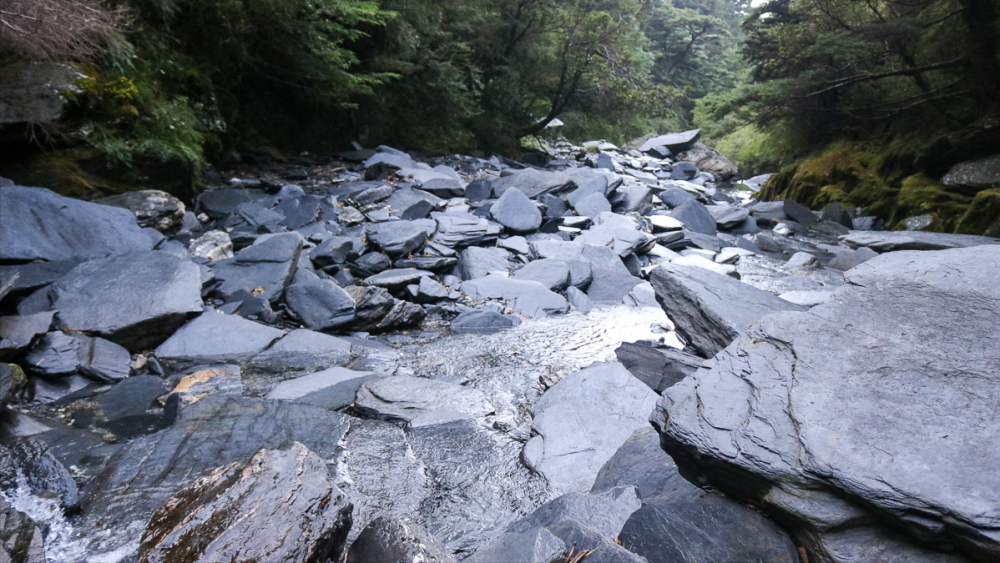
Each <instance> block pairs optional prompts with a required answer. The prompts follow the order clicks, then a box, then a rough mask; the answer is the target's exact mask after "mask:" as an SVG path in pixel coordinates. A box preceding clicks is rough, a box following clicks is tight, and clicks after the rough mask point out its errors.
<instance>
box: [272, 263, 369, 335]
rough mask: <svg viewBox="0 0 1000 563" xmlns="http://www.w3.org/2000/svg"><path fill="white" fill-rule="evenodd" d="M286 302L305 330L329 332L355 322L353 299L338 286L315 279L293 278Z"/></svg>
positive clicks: (305, 277)
mask: <svg viewBox="0 0 1000 563" xmlns="http://www.w3.org/2000/svg"><path fill="white" fill-rule="evenodd" d="M285 303H286V304H287V305H288V308H289V309H291V310H292V311H293V312H294V313H295V314H296V315H298V317H299V319H301V320H302V324H304V325H305V326H306V327H307V328H311V329H314V330H329V329H332V328H336V327H338V326H341V325H345V324H347V323H349V322H351V321H353V320H354V299H353V298H352V297H351V296H350V295H349V294H348V293H347V292H346V291H344V290H343V289H342V288H341V287H340V286H339V285H337V284H336V283H334V282H332V281H330V280H324V279H320V278H318V277H316V276H302V281H299V280H298V277H296V282H295V283H293V284H292V285H290V286H288V289H287V290H286V291H285Z"/></svg>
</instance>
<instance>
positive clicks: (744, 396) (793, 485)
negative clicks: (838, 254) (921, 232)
mask: <svg viewBox="0 0 1000 563" xmlns="http://www.w3.org/2000/svg"><path fill="white" fill-rule="evenodd" d="M998 263H1000V248H998V247H996V246H978V247H973V248H964V249H954V250H947V251H940V252H924V253H917V252H894V253H891V254H887V255H883V256H880V257H878V258H875V259H872V260H869V261H868V262H866V263H864V264H861V265H860V266H857V267H855V268H854V269H852V270H850V271H849V272H847V273H846V274H845V279H846V282H847V283H846V284H845V285H844V286H842V287H841V288H840V289H839V290H838V291H837V293H836V295H835V296H834V298H833V299H831V300H830V301H829V302H827V303H825V304H823V305H819V306H817V307H814V308H812V309H811V310H810V311H809V312H808V313H795V312H786V313H779V314H774V315H770V316H768V317H765V318H763V319H761V320H760V321H759V322H758V323H757V324H755V325H754V326H753V327H751V328H750V329H749V330H747V331H746V333H745V334H743V335H741V336H740V337H739V338H738V340H736V341H735V342H733V343H732V344H731V345H730V346H729V347H728V348H726V349H725V350H723V351H722V352H721V353H719V355H718V356H716V357H715V359H713V360H711V361H709V362H708V363H706V365H705V367H704V368H703V369H702V370H699V371H698V372H696V373H695V374H694V375H692V376H690V377H688V378H687V379H685V380H683V381H681V382H680V383H678V384H676V385H674V386H673V387H671V388H669V389H667V390H666V391H665V392H664V394H663V398H662V399H661V401H660V402H659V404H658V406H657V410H656V411H654V413H653V416H652V422H653V423H654V426H655V427H656V428H657V430H658V431H659V432H660V434H661V443H662V445H663V447H664V448H665V449H667V451H668V453H670V454H671V455H672V457H673V458H674V459H675V460H676V461H677V463H678V465H680V466H681V468H682V470H684V471H685V472H686V474H690V475H691V476H692V478H698V479H704V480H706V481H707V482H709V483H711V484H712V486H714V487H716V488H718V489H720V490H722V491H724V492H725V493H726V494H727V495H729V496H731V497H734V498H738V499H751V498H752V499H757V502H760V503H761V504H762V505H763V507H764V508H765V509H767V510H772V509H773V510H780V511H781V512H782V518H783V521H784V523H785V525H786V527H788V528H791V529H792V530H794V531H795V533H796V534H797V535H799V536H800V537H801V538H804V539H803V542H802V543H803V544H804V545H806V547H807V549H808V550H810V551H811V552H812V553H810V555H809V558H810V560H814V559H815V560H821V561H822V560H830V561H838V562H840V561H897V560H900V559H883V558H882V556H881V555H879V554H880V553H883V550H884V548H883V547H881V545H880V544H882V543H883V542H879V541H868V542H864V541H860V540H858V539H857V538H855V539H854V540H850V542H849V544H850V545H849V547H850V549H849V550H845V551H849V552H851V553H852V556H851V557H850V558H847V557H841V556H839V555H837V554H836V553H834V552H835V551H836V549H835V544H836V543H837V542H836V541H835V537H831V534H832V533H833V532H843V531H845V530H850V529H857V530H860V531H866V530H867V532H868V533H869V534H875V535H876V536H886V535H891V534H894V533H896V532H900V533H901V534H902V537H903V539H904V540H905V542H906V543H909V544H911V546H912V547H914V548H915V547H916V546H917V545H919V546H922V547H923V548H924V549H930V550H932V551H940V552H953V553H955V554H956V555H964V556H965V557H967V558H969V559H970V560H975V561H989V560H993V559H996V558H997V557H998V556H1000V539H998V538H997V534H996V530H997V529H998V524H1000V512H998V508H997V507H1000V497H998V495H1000V475H998V473H997V472H996V471H994V470H993V468H995V467H996V466H997V465H998V464H1000V452H998V451H997V450H996V448H994V447H992V445H993V444H994V443H996V442H997V440H998V439H1000V428H998V427H997V425H995V424H989V423H984V422H983V421H989V420H992V418H991V417H992V413H995V412H996V411H997V409H998V408H1000V400H998V396H997V394H996V393H995V389H996V386H997V378H998V377H1000V372H998V371H997V370H996V366H997V365H998V364H1000V332H998V331H997V330H996V327H997V326H998V323H1000V288H998V287H997V284H996V283H995V279H996V276H997V269H996V267H995V265H996V264H998ZM956 459H961V460H965V461H963V463H954V461H953V460H956ZM789 495H791V496H789ZM887 524H888V526H886V525H887ZM890 530H895V531H894V532H890ZM861 535H862V536H864V534H861ZM913 560H919V561H931V560H936V561H942V560H946V559H945V556H943V555H941V556H938V557H937V558H936V559H934V558H932V557H923V558H920V559H913Z"/></svg>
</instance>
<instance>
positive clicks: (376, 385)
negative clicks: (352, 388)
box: [354, 376, 493, 423]
mask: <svg viewBox="0 0 1000 563" xmlns="http://www.w3.org/2000/svg"><path fill="white" fill-rule="evenodd" d="M354 409H355V410H356V411H357V412H358V414H360V415H361V416H364V417H367V418H375V419H379V420H385V421H387V422H395V423H407V422H410V421H411V420H413V419H414V418H416V417H418V416H421V415H426V414H427V413H430V412H434V411H442V410H448V411H458V412H461V413H465V414H468V415H471V416H474V417H482V416H486V415H488V414H490V413H492V412H493V405H491V404H490V403H489V401H487V400H486V396H485V395H483V393H482V392H481V391H479V390H478V389H475V388H473V387H464V386H462V385H456V384H454V383H448V382H445V381H438V380H435V379H426V378H423V377H405V376H392V377H378V378H375V379H370V380H368V381H366V382H364V383H363V384H362V385H361V387H360V388H359V389H358V395H357V398H356V399H355V401H354Z"/></svg>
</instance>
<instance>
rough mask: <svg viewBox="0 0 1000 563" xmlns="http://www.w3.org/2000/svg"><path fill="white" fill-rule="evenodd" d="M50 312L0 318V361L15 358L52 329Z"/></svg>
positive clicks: (52, 314) (51, 314)
mask: <svg viewBox="0 0 1000 563" xmlns="http://www.w3.org/2000/svg"><path fill="white" fill-rule="evenodd" d="M54 314H55V313H53V312H52V311H48V312H42V313H35V314H34V315H19V316H10V317H0V361H3V360H7V359H10V358H13V357H14V356H17V355H18V354H20V353H21V352H23V351H24V350H26V349H27V348H28V346H30V345H31V343H32V341H33V340H34V339H35V337H37V336H41V335H43V334H45V333H47V332H49V330H50V329H51V328H52V320H53V316H54Z"/></svg>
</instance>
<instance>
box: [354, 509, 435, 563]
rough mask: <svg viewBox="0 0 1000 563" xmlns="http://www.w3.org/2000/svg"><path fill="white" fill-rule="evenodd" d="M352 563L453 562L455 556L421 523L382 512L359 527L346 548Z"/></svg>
mask: <svg viewBox="0 0 1000 563" xmlns="http://www.w3.org/2000/svg"><path fill="white" fill-rule="evenodd" d="M347 560H348V561H350V562H351V563H414V562H420V563H454V562H455V558H454V557H452V555H451V554H450V553H448V552H446V551H445V549H444V547H442V546H441V544H440V543H439V542H438V541H437V540H436V539H435V538H434V537H433V536H431V535H430V534H428V533H427V531H426V530H424V529H423V528H422V527H420V526H419V525H417V524H412V523H406V522H401V521H399V520H394V519H391V518H386V517H384V516H382V517H379V518H376V519H375V520H373V521H372V522H371V523H370V524H368V525H367V526H365V529H364V530H362V531H361V534H360V535H359V536H358V539H356V540H354V543H353V544H351V548H350V549H349V550H347Z"/></svg>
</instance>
